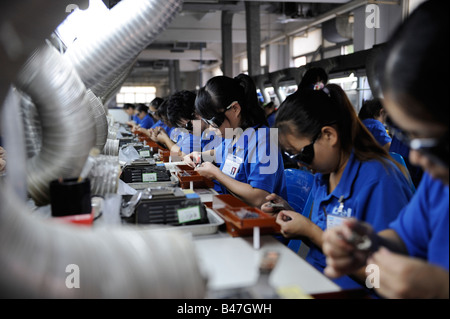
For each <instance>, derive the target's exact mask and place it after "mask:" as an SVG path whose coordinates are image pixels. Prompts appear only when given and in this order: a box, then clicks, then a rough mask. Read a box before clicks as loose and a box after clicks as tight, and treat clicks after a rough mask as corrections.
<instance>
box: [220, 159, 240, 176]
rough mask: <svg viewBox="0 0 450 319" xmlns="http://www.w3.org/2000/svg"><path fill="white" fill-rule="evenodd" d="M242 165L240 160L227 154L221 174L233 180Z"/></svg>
mask: <svg viewBox="0 0 450 319" xmlns="http://www.w3.org/2000/svg"><path fill="white" fill-rule="evenodd" d="M241 164H242V158H240V157H238V156H235V155H233V154H228V156H227V159H226V160H225V165H224V166H223V168H222V172H223V173H224V174H226V175H228V176H230V177H232V178H235V177H236V175H237V173H238V172H239V168H240V167H241Z"/></svg>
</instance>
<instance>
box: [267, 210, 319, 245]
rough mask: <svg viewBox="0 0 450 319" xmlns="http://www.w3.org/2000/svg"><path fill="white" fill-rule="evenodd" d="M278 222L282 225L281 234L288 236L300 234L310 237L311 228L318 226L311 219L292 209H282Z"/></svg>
mask: <svg viewBox="0 0 450 319" xmlns="http://www.w3.org/2000/svg"><path fill="white" fill-rule="evenodd" d="M276 222H277V224H278V225H280V227H281V234H282V235H283V236H284V237H286V238H294V237H300V236H305V237H308V238H310V237H311V234H310V230H311V229H312V228H314V226H316V225H315V224H314V223H313V222H312V221H311V220H309V219H308V218H306V217H305V216H303V215H302V214H299V213H297V212H294V211H292V210H282V211H280V212H279V213H278V215H277V220H276ZM316 227H317V226H316ZM317 228H318V227H317Z"/></svg>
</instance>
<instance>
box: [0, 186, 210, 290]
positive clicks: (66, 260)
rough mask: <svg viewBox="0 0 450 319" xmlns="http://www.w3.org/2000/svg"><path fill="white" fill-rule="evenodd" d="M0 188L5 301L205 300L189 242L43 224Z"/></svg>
mask: <svg viewBox="0 0 450 319" xmlns="http://www.w3.org/2000/svg"><path fill="white" fill-rule="evenodd" d="M0 188H1V192H0V201H1V203H2V206H1V211H2V212H1V214H0V267H1V270H2V271H1V272H0V298H5V297H7V298H177V299H178V298H179V299H185V298H203V297H204V296H205V289H206V282H205V280H204V278H203V277H202V274H201V272H200V270H199V265H198V263H197V259H196V254H195V250H194V247H193V244H192V241H191V240H190V239H189V238H186V237H185V236H183V235H180V234H178V233H175V232H161V231H158V232H152V230H150V229H148V228H140V229H138V228H135V227H131V226H130V227H125V226H120V227H118V228H112V227H100V228H96V229H94V230H91V229H86V228H82V227H81V226H70V225H65V224H61V223H58V222H56V221H49V220H43V219H41V218H39V217H37V216H34V215H32V214H31V212H30V211H29V209H28V208H27V207H26V206H25V205H24V204H22V203H21V202H20V200H18V198H17V197H16V195H15V194H14V193H13V192H11V191H10V190H9V188H8V187H5V185H3V182H2V181H0ZM76 271H77V272H76ZM77 274H79V281H78V282H77V280H76V278H77V277H74V276H76V275H77ZM77 283H79V286H78V287H79V288H74V284H77ZM75 287H76V286H75Z"/></svg>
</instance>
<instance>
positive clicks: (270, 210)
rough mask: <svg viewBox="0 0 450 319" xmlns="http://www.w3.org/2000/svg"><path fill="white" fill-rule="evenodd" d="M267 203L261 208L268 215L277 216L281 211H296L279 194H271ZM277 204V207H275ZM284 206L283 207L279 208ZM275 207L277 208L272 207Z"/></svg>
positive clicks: (267, 198)
mask: <svg viewBox="0 0 450 319" xmlns="http://www.w3.org/2000/svg"><path fill="white" fill-rule="evenodd" d="M266 200H267V203H264V204H263V205H262V206H261V210H262V211H263V212H264V213H267V214H276V213H278V212H279V211H280V210H294V209H293V208H292V207H291V206H290V205H289V203H288V202H287V201H285V200H284V199H283V198H282V197H281V196H278V195H277V194H270V195H268V196H267V197H266ZM274 204H275V205H274ZM279 205H282V206H283V207H282V208H281V207H277V206H279ZM272 206H275V207H272Z"/></svg>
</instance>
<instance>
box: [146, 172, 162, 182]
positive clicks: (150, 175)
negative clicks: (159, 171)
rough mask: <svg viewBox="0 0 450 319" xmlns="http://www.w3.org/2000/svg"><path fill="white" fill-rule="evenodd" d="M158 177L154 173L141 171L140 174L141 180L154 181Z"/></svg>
mask: <svg viewBox="0 0 450 319" xmlns="http://www.w3.org/2000/svg"><path fill="white" fill-rule="evenodd" d="M157 180H158V177H157V175H156V173H143V174H142V182H156V181H157Z"/></svg>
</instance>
